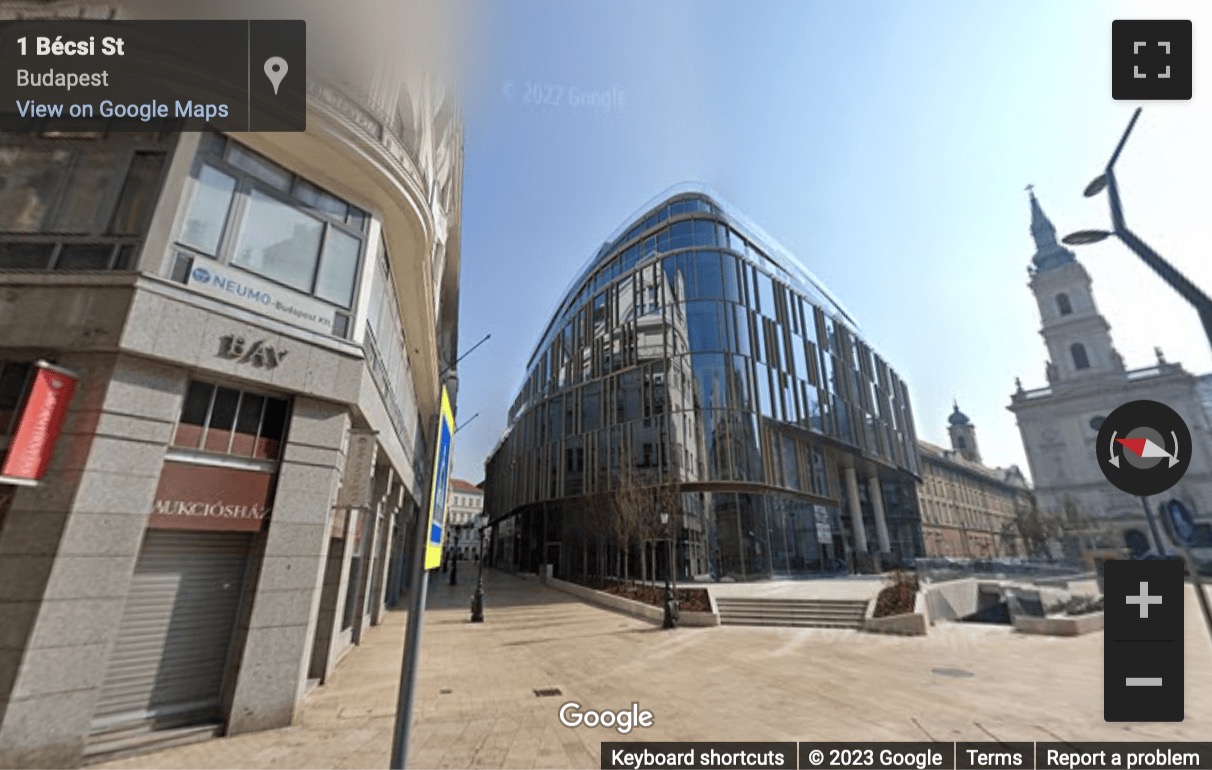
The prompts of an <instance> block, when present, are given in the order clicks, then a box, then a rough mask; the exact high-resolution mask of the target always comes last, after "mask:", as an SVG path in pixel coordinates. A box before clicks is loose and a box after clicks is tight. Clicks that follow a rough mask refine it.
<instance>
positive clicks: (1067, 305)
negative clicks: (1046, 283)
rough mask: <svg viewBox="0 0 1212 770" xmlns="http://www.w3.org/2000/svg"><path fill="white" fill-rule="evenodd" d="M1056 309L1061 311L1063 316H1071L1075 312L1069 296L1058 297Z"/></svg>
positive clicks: (1061, 295) (1058, 295) (1059, 295)
mask: <svg viewBox="0 0 1212 770" xmlns="http://www.w3.org/2000/svg"><path fill="white" fill-rule="evenodd" d="M1056 309H1057V310H1059V311H1060V314H1061V315H1069V314H1070V313H1072V312H1073V303H1072V302H1070V301H1069V295H1068V294H1063V293H1062V294H1057V295H1056Z"/></svg>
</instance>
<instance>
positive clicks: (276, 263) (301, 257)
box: [232, 190, 324, 292]
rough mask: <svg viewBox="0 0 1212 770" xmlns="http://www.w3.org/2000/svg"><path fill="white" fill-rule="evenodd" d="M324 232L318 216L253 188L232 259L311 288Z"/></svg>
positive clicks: (283, 279)
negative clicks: (316, 217) (306, 212)
mask: <svg viewBox="0 0 1212 770" xmlns="http://www.w3.org/2000/svg"><path fill="white" fill-rule="evenodd" d="M323 233H324V225H323V223H321V222H320V221H319V220H318V219H315V218H314V217H312V216H310V215H308V214H305V213H304V212H302V211H300V210H298V209H296V208H294V207H293V206H290V205H289V204H286V203H283V202H281V201H279V200H278V199H276V198H273V197H271V196H269V195H267V194H265V193H262V192H260V191H259V190H253V191H252V195H251V196H250V198H249V202H248V207H247V209H246V210H245V214H244V222H243V224H242V226H241V227H240V239H239V241H238V242H237V243H236V252H235V256H234V257H233V260H232V261H233V262H235V263H236V264H237V265H240V266H241V267H247V268H249V269H250V270H253V271H255V272H258V273H261V274H262V275H265V276H267V277H269V278H272V279H274V280H276V281H279V282H281V283H284V284H286V285H287V286H290V287H293V288H295V289H299V290H300V291H305V292H310V291H311V288H312V281H313V279H314V277H315V267H316V259H317V257H318V255H319V250H320V239H321V237H322V236H323Z"/></svg>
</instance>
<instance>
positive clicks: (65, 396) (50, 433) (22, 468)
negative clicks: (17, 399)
mask: <svg viewBox="0 0 1212 770" xmlns="http://www.w3.org/2000/svg"><path fill="white" fill-rule="evenodd" d="M75 393H76V378H75V377H74V376H73V375H71V374H69V373H67V372H65V371H63V370H62V369H56V368H53V367H50V366H48V365H47V364H44V363H42V362H39V363H38V365H37V371H36V372H35V374H34V382H33V384H32V385H31V386H30V391H29V398H28V399H26V401H25V410H24V411H22V412H21V420H20V421H19V422H18V423H17V429H16V430H15V431H13V439H12V442H11V443H10V444H9V446H8V456H7V457H5V458H4V467H3V468H0V476H7V477H8V478H9V479H13V480H18V479H20V480H25V481H37V480H38V479H40V478H42V477H43V476H45V475H46V467H47V466H48V465H49V464H50V458H51V452H53V451H54V449H55V441H56V440H57V439H58V438H59V431H60V430H62V428H63V420H64V418H65V417H67V407H68V406H69V405H70V404H71V402H72V396H73V395H75Z"/></svg>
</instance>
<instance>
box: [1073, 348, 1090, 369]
mask: <svg viewBox="0 0 1212 770" xmlns="http://www.w3.org/2000/svg"><path fill="white" fill-rule="evenodd" d="M1069 352H1070V353H1071V354H1072V355H1073V368H1074V369H1089V368H1090V358H1089V357H1088V356H1087V355H1086V346H1085V345H1083V344H1081V343H1080V342H1075V343H1073V344H1072V345H1070V346H1069Z"/></svg>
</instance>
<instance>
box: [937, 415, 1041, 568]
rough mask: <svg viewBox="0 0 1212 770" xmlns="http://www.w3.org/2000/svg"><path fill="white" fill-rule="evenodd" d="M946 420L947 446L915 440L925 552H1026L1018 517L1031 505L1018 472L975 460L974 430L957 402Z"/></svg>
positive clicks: (980, 555) (985, 555) (983, 555)
mask: <svg viewBox="0 0 1212 770" xmlns="http://www.w3.org/2000/svg"><path fill="white" fill-rule="evenodd" d="M948 422H949V426H948V432H949V434H950V436H951V447H952V448H951V449H944V448H942V447H940V446H936V445H934V444H930V443H928V442H925V441H918V451H919V453H920V455H921V460H922V464H921V468H922V481H921V484H920V485H919V486H918V499H919V501H920V504H921V511H922V538H923V540H924V541H925V543H924V544H925V548H926V554H927V555H928V556H948V557H957V558H969V559H993V558H1004V557H1015V556H1025V555H1027V554H1026V552H1025V549H1024V544H1023V542H1022V537H1021V536H1020V533H1019V521H1020V520H1021V519H1022V518H1023V517H1025V516H1026V515H1027V513H1028V512H1029V511H1031V510H1033V506H1032V500H1031V487H1030V485H1029V484H1028V483H1027V480H1026V479H1025V478H1024V477H1023V474H1022V471H1020V470H1019V469H1018V467H1017V466H1010V467H1009V468H990V467H988V466H986V465H984V464H983V463H982V462H981V456H980V449H979V447H978V446H977V442H976V428H975V426H974V425H973V424H972V421H971V420H969V419H968V416H967V415H965V414H964V413H963V412H961V411H960V410H959V406H958V405H957V406H956V407H955V409H954V411H953V412H952V413H951V416H950V418H949V419H948Z"/></svg>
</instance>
